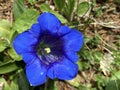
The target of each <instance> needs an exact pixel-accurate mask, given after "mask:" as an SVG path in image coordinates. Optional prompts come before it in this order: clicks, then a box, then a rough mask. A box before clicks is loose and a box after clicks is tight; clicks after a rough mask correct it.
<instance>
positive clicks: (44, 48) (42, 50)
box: [37, 42, 51, 55]
mask: <svg viewBox="0 0 120 90" xmlns="http://www.w3.org/2000/svg"><path fill="white" fill-rule="evenodd" d="M50 52H51V49H50V47H49V46H48V45H46V44H45V43H44V42H41V43H40V45H38V46H37V53H38V55H48V54H49V53H50Z"/></svg>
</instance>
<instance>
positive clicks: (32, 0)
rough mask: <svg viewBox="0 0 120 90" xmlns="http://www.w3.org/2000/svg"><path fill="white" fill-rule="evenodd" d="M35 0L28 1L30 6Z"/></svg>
mask: <svg viewBox="0 0 120 90" xmlns="http://www.w3.org/2000/svg"><path fill="white" fill-rule="evenodd" d="M36 1H37V0H28V2H29V3H30V4H34V3H35V2H36Z"/></svg>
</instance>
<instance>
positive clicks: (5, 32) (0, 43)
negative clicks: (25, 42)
mask: <svg viewBox="0 0 120 90" xmlns="http://www.w3.org/2000/svg"><path fill="white" fill-rule="evenodd" d="M9 36H10V22H9V21H8V20H0V52H2V51H3V50H4V49H5V48H6V47H8V45H9V44H10V40H9Z"/></svg>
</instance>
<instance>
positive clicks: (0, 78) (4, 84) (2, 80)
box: [0, 77, 10, 90]
mask: <svg viewBox="0 0 120 90" xmlns="http://www.w3.org/2000/svg"><path fill="white" fill-rule="evenodd" d="M0 83H3V87H2V88H3V90H9V89H10V86H9V85H8V84H7V82H6V80H5V79H4V78H2V77H0ZM0 90H2V89H1V87H0Z"/></svg>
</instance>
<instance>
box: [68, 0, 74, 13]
mask: <svg viewBox="0 0 120 90" xmlns="http://www.w3.org/2000/svg"><path fill="white" fill-rule="evenodd" d="M75 1H76V0H68V10H69V14H70V15H71V13H72V12H73V10H74V6H75Z"/></svg>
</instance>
